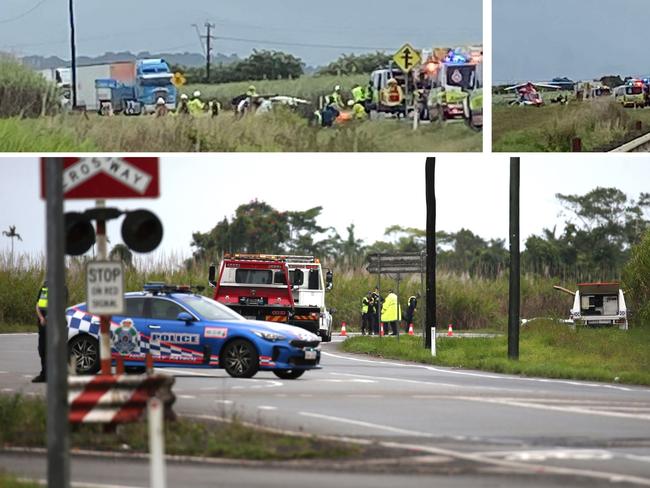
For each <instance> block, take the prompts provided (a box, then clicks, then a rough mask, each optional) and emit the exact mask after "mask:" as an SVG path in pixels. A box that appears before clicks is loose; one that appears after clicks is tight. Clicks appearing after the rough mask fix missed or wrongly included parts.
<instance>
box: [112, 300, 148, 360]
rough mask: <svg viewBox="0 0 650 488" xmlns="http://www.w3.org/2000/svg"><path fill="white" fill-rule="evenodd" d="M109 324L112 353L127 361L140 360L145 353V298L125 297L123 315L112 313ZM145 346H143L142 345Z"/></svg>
mask: <svg viewBox="0 0 650 488" xmlns="http://www.w3.org/2000/svg"><path fill="white" fill-rule="evenodd" d="M112 320H113V324H112V326H111V348H112V352H113V354H119V355H121V356H122V357H123V358H124V359H125V360H127V361H142V360H144V357H145V353H146V342H143V340H142V339H143V333H145V330H144V328H145V325H146V324H145V322H146V319H145V298H144V297H126V298H125V307H124V314H123V315H113V319H112ZM143 346H145V347H143Z"/></svg>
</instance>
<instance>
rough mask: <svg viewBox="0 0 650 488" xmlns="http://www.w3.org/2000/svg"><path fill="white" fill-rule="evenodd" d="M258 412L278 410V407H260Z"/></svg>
mask: <svg viewBox="0 0 650 488" xmlns="http://www.w3.org/2000/svg"><path fill="white" fill-rule="evenodd" d="M257 409H258V410H277V409H278V407H272V406H271V405H258V406H257Z"/></svg>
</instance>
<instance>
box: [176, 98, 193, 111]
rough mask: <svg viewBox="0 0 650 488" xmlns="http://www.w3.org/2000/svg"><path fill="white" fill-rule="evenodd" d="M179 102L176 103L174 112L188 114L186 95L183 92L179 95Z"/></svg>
mask: <svg viewBox="0 0 650 488" xmlns="http://www.w3.org/2000/svg"><path fill="white" fill-rule="evenodd" d="M180 98H181V102H180V103H179V104H178V107H176V114H180V115H189V114H190V108H189V106H188V97H187V95H186V94H185V93H183V94H182V95H181V97H180Z"/></svg>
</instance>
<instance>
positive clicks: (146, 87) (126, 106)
mask: <svg viewBox="0 0 650 488" xmlns="http://www.w3.org/2000/svg"><path fill="white" fill-rule="evenodd" d="M48 71H49V70H48ZM70 71H71V70H70V68H59V69H57V70H53V72H57V73H67V80H68V81H67V82H68V84H69V85H70V84H71V81H70V80H71V78H72V76H71V74H70ZM76 71H77V83H76V87H77V106H79V107H85V109H86V110H89V111H97V112H100V113H105V110H104V109H105V108H106V107H110V109H111V111H113V112H115V113H120V112H121V113H125V114H127V115H136V114H140V113H152V112H153V111H154V110H155V107H156V101H157V100H158V98H162V99H163V100H165V105H166V106H167V108H168V109H170V110H173V109H175V108H176V95H177V91H176V87H175V86H174V84H173V83H172V77H173V74H172V72H171V70H170V68H169V65H168V64H167V62H166V61H165V60H164V59H160V58H155V59H139V60H137V61H135V62H133V61H118V62H114V63H101V64H89V65H83V66H78V67H77V70H76ZM41 73H42V74H43V76H44V77H45V78H46V79H48V78H51V76H52V75H51V74H48V73H44V72H41Z"/></svg>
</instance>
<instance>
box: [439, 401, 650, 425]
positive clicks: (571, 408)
mask: <svg viewBox="0 0 650 488" xmlns="http://www.w3.org/2000/svg"><path fill="white" fill-rule="evenodd" d="M448 398H453V399H457V400H467V401H472V402H483V403H493V404H499V405H506V406H509V407H524V408H535V409H538V410H552V411H556V412H562V413H581V414H587V415H601V416H603V417H618V418H627V419H634V420H650V415H636V414H632V413H624V412H615V411H612V410H596V409H595V408H590V407H587V408H585V407H578V406H568V405H566V406H559V405H545V404H541V403H533V402H528V401H526V400H522V399H519V398H490V397H481V396H477V397H464V396H454V397H448Z"/></svg>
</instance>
